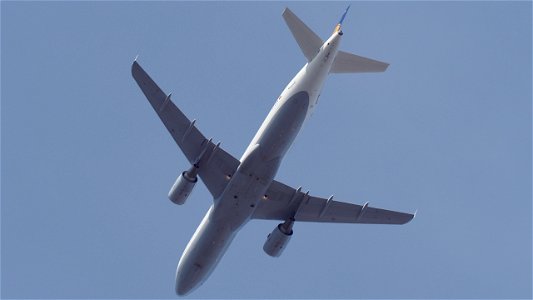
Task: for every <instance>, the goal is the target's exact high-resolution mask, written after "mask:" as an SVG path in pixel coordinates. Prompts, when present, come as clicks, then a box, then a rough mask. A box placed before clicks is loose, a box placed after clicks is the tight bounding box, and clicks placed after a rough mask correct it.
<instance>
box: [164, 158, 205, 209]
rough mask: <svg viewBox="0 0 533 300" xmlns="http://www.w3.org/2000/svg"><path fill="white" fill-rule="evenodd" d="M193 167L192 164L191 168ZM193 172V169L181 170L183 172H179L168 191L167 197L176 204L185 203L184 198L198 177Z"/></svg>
mask: <svg viewBox="0 0 533 300" xmlns="http://www.w3.org/2000/svg"><path fill="white" fill-rule="evenodd" d="M193 168H194V166H193V167H192V168H191V169H193ZM191 173H192V174H191ZM194 173H195V172H194V171H192V172H191V171H183V173H181V175H180V176H179V177H178V179H176V182H174V184H173V185H172V187H171V188H170V191H169V192H168V198H169V199H170V201H172V202H174V203H175V204H178V205H182V204H183V203H185V200H187V198H188V197H189V195H190V194H191V192H192V189H193V188H194V185H195V184H196V182H197V181H198V177H197V176H196V174H194Z"/></svg>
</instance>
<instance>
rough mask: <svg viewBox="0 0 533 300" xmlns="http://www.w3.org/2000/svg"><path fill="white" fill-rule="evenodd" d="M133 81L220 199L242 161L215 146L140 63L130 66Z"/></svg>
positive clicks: (206, 183) (209, 187) (203, 179)
mask: <svg viewBox="0 0 533 300" xmlns="http://www.w3.org/2000/svg"><path fill="white" fill-rule="evenodd" d="M131 72H132V75H133V78H134V79H135V81H136V82H137V84H138V85H139V87H140V88H141V90H142V91H143V93H144V95H145V96H146V98H148V101H149V102H150V104H151V105H152V107H153V108H154V110H155V111H156V113H157V114H158V115H159V118H160V119H161V121H162V122H163V124H165V127H166V128H167V130H168V131H169V133H170V134H171V135H172V138H174V141H175V142H176V144H177V145H178V146H179V148H180V149H181V150H182V151H183V154H185V157H187V160H188V161H189V162H190V163H191V164H197V163H200V168H199V172H198V174H199V176H200V178H201V179H202V181H203V182H204V184H205V185H206V187H207V189H208V190H209V192H210V193H211V194H212V195H213V197H214V198H217V197H218V196H219V195H220V194H221V193H222V192H223V191H224V188H225V187H226V185H227V183H228V179H227V178H228V175H230V176H231V175H233V173H235V170H237V167H238V166H239V164H240V162H239V160H238V159H236V158H235V157H233V156H232V155H231V154H229V153H227V152H226V151H224V150H223V149H221V148H220V147H219V145H218V144H214V143H213V142H212V141H211V140H208V139H206V137H205V136H204V135H203V134H202V133H201V132H200V131H199V130H198V128H196V126H195V125H194V123H195V121H192V122H191V121H190V120H189V119H188V118H187V117H186V116H185V115H184V114H183V112H181V110H180V109H179V108H178V107H177V106H176V105H175V104H174V103H173V102H172V100H170V95H168V96H167V95H166V94H165V93H164V92H163V91H162V90H161V89H160V88H159V86H158V85H157V84H156V83H155V82H154V81H153V80H152V78H150V76H149V75H148V74H147V73H146V72H145V71H144V70H143V68H142V67H141V66H140V65H139V63H138V62H137V61H134V62H133V65H132V66H131Z"/></svg>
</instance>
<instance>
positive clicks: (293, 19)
mask: <svg viewBox="0 0 533 300" xmlns="http://www.w3.org/2000/svg"><path fill="white" fill-rule="evenodd" d="M349 8H350V7H349V6H348V8H347V9H346V11H345V12H344V14H343V15H342V18H341V20H340V21H339V23H338V24H337V26H336V27H335V31H334V32H337V31H339V32H340V29H341V25H342V21H344V17H345V16H346V13H347V12H348V9H349ZM283 18H284V19H285V22H286V23H287V26H288V27H289V29H290V30H291V32H292V35H293V36H294V38H295V39H296V42H297V43H298V45H299V46H300V49H301V50H302V52H303V54H304V55H305V57H306V58H307V61H311V60H312V59H313V58H314V57H315V55H316V54H317V53H318V51H319V49H320V47H321V46H322V44H323V43H324V41H322V39H321V38H320V37H319V36H318V35H317V34H316V33H314V32H313V31H312V30H311V29H310V28H309V27H308V26H307V25H305V23H304V22H302V20H300V19H299V18H298V17H297V16H296V15H295V14H294V13H293V12H292V11H291V10H290V9H289V8H285V10H284V11H283ZM388 66H389V64H388V63H385V62H381V61H377V60H373V59H370V58H366V57H362V56H359V55H355V54H352V53H348V52H344V51H339V52H337V56H336V57H335V60H334V61H333V65H332V67H331V70H330V73H364V72H384V71H385V70H386V69H387V67H388Z"/></svg>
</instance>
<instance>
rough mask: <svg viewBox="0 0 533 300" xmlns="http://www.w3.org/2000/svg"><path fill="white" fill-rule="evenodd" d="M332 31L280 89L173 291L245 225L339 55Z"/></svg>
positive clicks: (209, 265) (213, 260)
mask: <svg viewBox="0 0 533 300" xmlns="http://www.w3.org/2000/svg"><path fill="white" fill-rule="evenodd" d="M341 37H342V32H341V31H335V32H334V33H333V34H332V36H331V37H330V38H329V39H328V40H326V41H325V42H324V44H323V46H322V47H321V48H320V51H319V52H318V53H317V55H316V56H315V57H314V58H313V59H312V60H311V61H310V62H308V63H307V64H305V66H304V67H303V68H302V69H301V70H300V72H298V74H296V76H295V77H294V78H293V79H292V80H291V81H290V82H289V84H288V85H287V87H285V89H284V90H283V92H282V93H281V95H280V96H279V98H278V100H277V101H276V103H275V104H274V106H273V107H272V109H271V110H270V113H269V114H268V116H267V117H266V119H265V121H264V122H263V124H262V125H261V127H260V128H259V130H258V131H257V133H256V135H255V137H254V138H253V140H252V142H251V143H250V145H249V146H248V148H247V149H246V151H245V152H244V154H243V156H242V158H241V159H240V161H241V164H240V166H239V167H238V169H237V171H236V172H235V174H233V176H232V178H231V179H230V181H229V183H228V185H227V187H226V189H225V190H224V192H223V193H222V194H221V195H220V197H218V198H217V199H214V204H213V205H212V206H211V207H210V208H209V211H208V212H207V214H206V215H205V217H204V218H203V220H202V222H201V223H200V226H198V228H197V229H196V232H195V233H194V235H193V236H192V238H191V240H190V241H189V243H188V244H187V247H186V248H185V251H184V252H183V255H182V256H181V258H180V261H179V263H178V267H177V271H176V292H177V293H178V294H179V295H185V294H187V293H189V292H190V291H192V290H193V289H195V288H196V287H198V286H199V285H201V284H202V283H203V282H204V281H205V280H206V279H207V277H208V276H209V275H210V274H211V272H212V271H213V270H214V268H215V267H216V265H217V264H218V262H219V261H220V259H221V258H222V256H223V255H224V253H225V252H226V250H227V248H228V246H229V245H230V243H231V241H232V240H233V238H234V237H235V235H236V234H237V232H238V231H239V229H240V228H241V227H242V226H243V225H244V224H246V223H247V222H248V221H249V220H250V218H251V216H252V214H253V212H254V210H255V208H256V207H257V204H258V202H259V201H260V199H261V197H264V196H265V192H266V190H267V188H268V187H269V186H270V183H271V182H272V180H273V179H274V176H275V175H276V173H277V171H278V168H279V166H280V163H281V161H282V159H283V156H284V155H285V153H286V152H287V150H288V149H289V148H290V146H291V145H292V143H293V141H294V139H295V138H296V136H297V134H298V132H299V131H300V129H301V128H302V125H303V123H304V121H305V120H306V118H307V117H308V116H309V115H311V113H312V111H313V109H314V107H315V105H316V104H317V101H318V97H319V95H320V91H321V89H322V86H323V85H324V82H325V80H326V78H327V75H328V73H329V71H330V69H331V66H332V63H333V61H334V59H335V56H336V54H337V51H338V47H339V43H340V41H341Z"/></svg>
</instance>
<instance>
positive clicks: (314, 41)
mask: <svg viewBox="0 0 533 300" xmlns="http://www.w3.org/2000/svg"><path fill="white" fill-rule="evenodd" d="M283 18H284V19H285V22H286V23H287V26H289V29H290V30H291V32H292V35H293V36H294V38H295V39H296V42H298V45H299V46H300V49H302V52H303V53H304V55H305V57H306V58H307V61H311V60H312V59H313V57H315V55H316V54H317V53H318V50H319V49H320V47H322V44H323V43H324V42H323V41H322V39H321V38H320V37H319V36H318V35H316V33H314V32H313V31H312V30H311V29H310V28H309V27H307V25H305V23H304V22H302V20H300V19H299V18H298V17H297V16H296V15H295V14H294V13H293V12H292V11H291V10H290V9H288V8H285V10H284V11H283Z"/></svg>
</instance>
